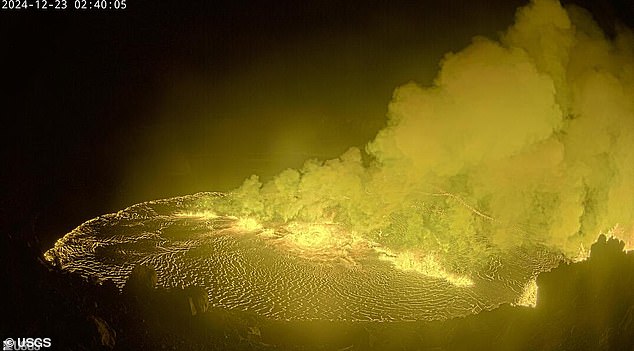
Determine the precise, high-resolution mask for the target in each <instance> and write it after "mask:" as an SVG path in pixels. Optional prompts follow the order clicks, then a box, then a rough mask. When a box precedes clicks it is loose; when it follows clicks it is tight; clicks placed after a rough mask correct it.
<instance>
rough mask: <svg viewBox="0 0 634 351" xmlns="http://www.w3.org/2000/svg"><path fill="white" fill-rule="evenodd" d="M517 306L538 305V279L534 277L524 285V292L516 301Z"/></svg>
mask: <svg viewBox="0 0 634 351" xmlns="http://www.w3.org/2000/svg"><path fill="white" fill-rule="evenodd" d="M515 305H517V306H527V307H535V306H537V279H536V278H533V279H531V280H530V281H529V282H528V283H526V286H525V287H524V292H522V295H521V296H520V297H519V298H518V299H517V301H516V302H515Z"/></svg>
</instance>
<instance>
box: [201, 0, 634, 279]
mask: <svg viewBox="0 0 634 351" xmlns="http://www.w3.org/2000/svg"><path fill="white" fill-rule="evenodd" d="M387 116H388V121H387V126H386V127H385V128H384V129H383V130H381V131H380V132H379V133H378V135H377V136H376V138H375V139H374V140H373V141H371V142H369V143H368V144H367V146H366V147H365V150H359V149H357V148H351V149H349V150H348V151H347V152H345V153H344V154H343V155H341V156H340V157H339V158H337V159H333V160H328V161H325V162H322V161H317V160H309V161H307V162H306V163H305V165H304V166H303V168H301V169H299V170H294V169H288V170H286V171H284V172H282V173H280V174H279V175H278V176H276V177H275V178H274V179H272V180H271V181H269V182H266V183H264V184H262V183H261V182H260V181H259V179H258V178H257V177H256V176H252V177H251V178H249V179H247V180H246V181H245V182H244V184H243V185H242V186H241V187H240V188H238V189H236V190H235V191H234V192H233V194H232V196H231V200H229V202H228V203H221V204H213V206H214V208H218V209H219V210H220V211H226V213H233V214H235V215H238V216H248V217H249V218H257V221H258V222H262V223H264V222H271V223H291V222H296V223H317V224H320V223H321V224H323V223H326V224H327V223H336V224H337V225H341V226H343V227H345V228H347V230H349V231H350V232H351V233H354V235H361V236H363V237H365V238H367V239H369V240H372V241H376V242H378V243H381V244H382V245H385V246H386V247H389V248H392V249H395V250H400V251H401V252H407V255H414V256H416V257H421V258H423V259H422V261H420V262H418V263H417V264H421V262H423V263H424V262H425V259H424V257H438V258H439V259H440V260H441V261H445V260H446V257H452V259H451V260H449V261H451V263H450V265H451V266H452V267H450V268H451V269H452V270H454V271H456V270H457V271H464V270H469V269H470V268H472V267H473V266H474V265H480V264H482V262H481V258H483V257H487V254H488V253H490V252H493V251H497V250H504V249H511V248H513V247H518V246H522V245H527V244H530V245H535V244H537V245H545V246H547V247H550V248H552V249H555V250H558V251H562V252H563V253H565V254H566V255H567V256H568V257H570V258H574V257H576V256H577V254H578V253H579V251H580V250H583V249H584V248H587V247H589V246H590V243H592V242H593V241H594V240H595V239H596V237H597V235H598V234H599V233H601V232H604V233H607V232H611V233H612V234H613V235H617V236H619V238H620V239H622V240H624V241H626V243H627V244H628V245H629V246H631V245H632V244H634V241H633V233H634V153H633V152H632V150H634V36H633V35H632V33H631V31H629V30H626V29H621V30H619V31H618V34H617V36H616V38H615V39H614V40H610V39H607V38H606V37H605V36H604V34H603V33H602V32H601V30H600V29H599V28H598V26H597V25H596V24H595V23H594V21H593V20H592V19H591V18H590V16H589V14H588V13H586V12H585V11H584V10H581V9H578V8H569V9H564V8H562V7H561V6H560V4H559V3H558V2H556V1H551V0H535V1H533V2H532V3H531V4H530V5H528V6H527V7H524V8H522V9H520V10H519V11H518V12H517V18H516V23H515V24H514V25H513V26H511V27H510V28H509V29H508V30H507V31H506V33H504V34H503V35H502V36H501V38H500V40H497V41H496V40H491V39H488V38H482V37H477V38H475V39H474V40H473V42H472V44H471V45H469V46H468V47H467V48H465V49H464V50H462V51H460V52H457V53H450V54H447V55H446V57H445V58H444V60H443V61H442V62H441V66H440V71H439V73H438V75H437V77H436V79H435V81H434V84H433V85H432V86H424V87H423V86H420V85H418V84H416V83H409V84H406V85H404V86H401V87H399V88H397V89H396V90H395V92H394V96H393V99H392V102H391V103H390V105H389V108H388V113H387ZM223 207H224V208H223ZM322 239H323V238H322ZM320 240H321V239H320ZM417 255H418V256H417ZM430 255H432V256H430ZM402 257H408V256H402ZM443 263H444V264H447V262H443Z"/></svg>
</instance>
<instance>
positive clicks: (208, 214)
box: [174, 211, 218, 219]
mask: <svg viewBox="0 0 634 351" xmlns="http://www.w3.org/2000/svg"><path fill="white" fill-rule="evenodd" d="M174 216H175V217H179V218H200V219H214V218H218V215H217V214H216V213H215V212H213V211H196V212H177V213H175V214H174Z"/></svg>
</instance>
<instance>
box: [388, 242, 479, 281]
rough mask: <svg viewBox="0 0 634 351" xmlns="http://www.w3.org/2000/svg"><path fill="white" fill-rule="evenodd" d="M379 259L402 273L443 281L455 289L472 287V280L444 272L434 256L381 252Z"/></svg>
mask: <svg viewBox="0 0 634 351" xmlns="http://www.w3.org/2000/svg"><path fill="white" fill-rule="evenodd" d="M382 252H383V253H384V254H383V255H381V256H380V257H381V259H382V260H385V261H389V262H391V263H392V264H394V267H395V268H397V269H400V270H403V271H406V272H407V271H412V272H416V273H420V274H423V275H425V276H428V277H431V278H437V279H443V280H446V281H447V282H449V283H451V284H452V285H454V286H457V287H470V286H473V285H474V283H473V280H471V278H469V277H467V276H462V275H458V274H454V273H451V272H448V271H447V270H445V269H444V268H443V267H442V265H441V264H440V263H439V262H438V260H437V259H436V258H435V257H434V255H424V256H423V257H419V256H418V255H415V254H414V253H412V252H401V253H398V254H397V253H394V252H392V251H389V250H382Z"/></svg>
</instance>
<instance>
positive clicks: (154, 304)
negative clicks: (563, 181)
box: [0, 233, 634, 350]
mask: <svg viewBox="0 0 634 351" xmlns="http://www.w3.org/2000/svg"><path fill="white" fill-rule="evenodd" d="M15 238H21V239H20V240H17V239H15ZM24 238H36V236H35V235H34V233H13V234H11V233H10V234H9V235H8V236H6V237H3V238H2V240H3V241H5V242H4V243H2V244H3V247H4V248H7V249H5V252H6V254H5V255H2V258H1V260H2V262H1V263H2V267H5V272H4V273H3V274H5V276H4V277H3V279H2V281H3V282H4V287H3V290H4V293H3V296H4V297H3V298H2V301H3V306H2V315H3V317H4V318H2V322H0V325H1V328H0V330H1V336H0V337H2V338H3V339H4V338H7V337H13V338H17V337H49V338H51V339H52V344H53V346H52V348H51V349H56V350H110V349H114V350H634V253H628V254H626V253H625V252H624V251H623V243H621V242H619V241H617V240H612V239H610V240H606V239H605V238H604V237H602V238H601V239H600V240H599V242H598V243H596V244H595V245H594V246H593V247H592V253H591V257H590V259H588V260H587V261H584V262H581V263H574V264H562V265H561V266H559V267H558V268H556V269H554V270H553V271H551V272H548V273H543V274H542V275H540V276H539V279H538V285H539V293H538V306H537V307H536V308H528V307H512V306H508V305H505V306H502V307H500V308H498V309H496V310H494V311H490V312H484V313H480V314H478V315H473V316H469V317H466V318H458V319H453V320H448V321H438V322H398V323H371V322H297V321H294V322H284V321H271V320H266V319H264V318H261V317H258V316H256V315H250V314H248V313H244V312H239V311H227V310H221V309H214V308H211V309H207V306H206V304H205V302H204V301H203V300H201V299H200V295H201V290H200V289H196V288H195V287H191V288H188V289H183V290H171V291H167V290H161V289H156V288H154V287H153V286H152V272H151V270H149V271H145V272H141V273H140V274H138V275H137V276H136V277H135V278H134V279H131V281H130V282H129V285H128V286H127V287H126V289H124V292H122V293H120V292H119V291H118V289H117V288H116V287H115V286H114V285H113V284H108V283H105V284H98V283H96V282H86V281H84V280H83V279H81V278H79V277H77V276H74V275H71V274H68V273H66V272H63V271H60V270H58V269H56V268H54V267H52V266H50V265H49V264H47V263H46V262H44V261H43V259H42V258H41V256H42V255H41V254H42V251H43V248H42V247H40V244H39V243H38V241H37V240H36V239H30V240H29V239H27V240H25V239H24Z"/></svg>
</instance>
